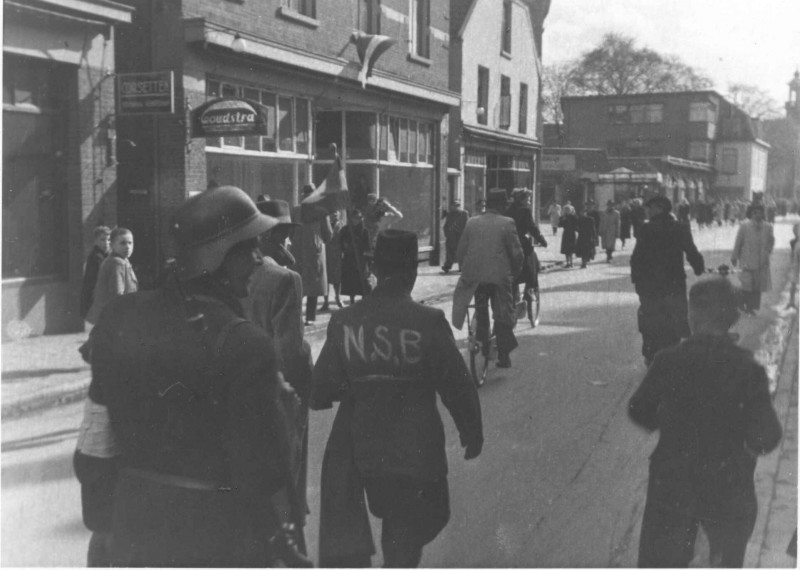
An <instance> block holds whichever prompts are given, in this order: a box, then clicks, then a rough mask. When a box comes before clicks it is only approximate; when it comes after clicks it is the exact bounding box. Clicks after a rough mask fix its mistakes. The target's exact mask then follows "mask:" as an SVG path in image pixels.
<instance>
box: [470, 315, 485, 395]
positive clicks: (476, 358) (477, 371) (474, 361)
mask: <svg viewBox="0 0 800 570" xmlns="http://www.w3.org/2000/svg"><path fill="white" fill-rule="evenodd" d="M477 330H478V329H477V322H476V321H475V318H474V317H473V319H472V321H471V322H470V330H469V340H468V342H469V347H468V349H469V372H470V374H472V381H473V382H475V385H476V386H477V387H478V388H480V387H481V386H483V384H484V382H486V376H487V375H488V374H489V357H488V356H487V355H485V354H484V353H483V343H482V342H481V341H479V340H477V339H476V338H475V331H477Z"/></svg>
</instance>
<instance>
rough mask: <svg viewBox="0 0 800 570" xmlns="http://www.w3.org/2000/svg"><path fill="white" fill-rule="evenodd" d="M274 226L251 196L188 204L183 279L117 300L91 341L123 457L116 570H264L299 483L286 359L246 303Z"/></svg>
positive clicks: (174, 224) (180, 244) (176, 228)
mask: <svg viewBox="0 0 800 570" xmlns="http://www.w3.org/2000/svg"><path fill="white" fill-rule="evenodd" d="M274 225H275V220H274V219H272V218H269V217H267V216H264V215H263V214H261V213H260V212H259V211H258V210H257V209H256V207H255V204H254V203H253V202H252V200H251V199H250V198H249V197H248V196H247V195H246V194H245V193H244V192H243V191H242V190H240V189H238V188H234V187H231V186H227V187H220V188H216V189H214V190H209V191H206V192H203V193H202V194H199V195H197V196H195V197H192V198H190V199H189V200H187V201H186V202H185V203H184V204H183V206H181V208H180V209H179V210H178V211H177V212H176V213H175V215H174V216H173V218H172V220H171V222H170V228H171V229H172V231H173V234H174V237H175V238H176V242H177V250H178V251H177V259H176V270H175V274H174V275H173V276H172V277H170V278H169V279H168V281H167V284H166V285H165V286H164V287H163V288H162V289H159V290H156V291H148V292H140V293H134V294H130V295H123V296H120V297H117V298H116V299H114V300H113V301H112V302H111V303H109V304H108V306H107V307H106V309H105V310H104V311H103V314H102V315H101V317H100V320H99V322H98V323H97V326H96V327H95V328H94V331H93V337H92V338H93V342H94V348H93V350H92V382H91V385H90V388H89V396H90V398H91V399H92V400H93V401H94V402H96V403H97V404H99V405H102V406H106V407H107V409H108V415H109V418H110V426H111V430H112V434H113V437H114V439H115V440H116V442H117V444H118V446H119V449H120V455H119V457H118V460H119V466H120V472H119V481H118V483H117V487H116V493H115V495H114V503H113V515H112V519H111V520H112V529H111V531H112V535H113V541H112V542H113V546H112V556H111V563H112V565H115V566H164V567H175V566H203V567H214V566H255V565H258V566H265V565H271V564H274V563H275V558H276V556H277V552H276V549H275V548H274V546H273V545H274V542H272V541H271V538H273V537H275V538H276V539H277V537H279V536H280V535H281V532H280V521H279V519H278V517H277V515H276V512H275V509H274V508H273V505H272V502H271V496H272V495H273V494H274V493H276V492H277V491H279V490H280V489H282V488H284V487H285V486H286V484H287V477H288V474H289V468H288V450H289V439H288V435H287V425H286V418H285V414H284V413H283V408H282V406H281V404H280V402H279V393H280V390H281V389H282V388H281V384H280V380H279V376H278V369H277V362H278V359H277V357H276V354H275V351H274V349H273V348H272V342H271V340H270V338H269V337H268V336H267V335H266V333H264V332H263V331H261V330H260V329H259V328H258V327H257V326H256V325H254V324H253V323H251V322H249V321H247V320H245V318H244V313H243V312H242V308H241V305H240V303H239V299H240V298H243V297H245V296H246V295H247V282H248V280H249V278H250V276H251V275H252V273H253V270H254V269H255V267H256V266H257V265H258V264H260V263H261V254H260V253H259V251H258V241H257V239H256V238H257V237H258V236H259V235H260V234H261V233H263V232H264V231H266V230H268V229H269V228H270V227H272V226H274Z"/></svg>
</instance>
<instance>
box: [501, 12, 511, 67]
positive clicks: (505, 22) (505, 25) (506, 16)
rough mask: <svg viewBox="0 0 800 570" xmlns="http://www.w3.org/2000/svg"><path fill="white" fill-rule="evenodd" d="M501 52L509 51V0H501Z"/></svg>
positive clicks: (507, 52)
mask: <svg viewBox="0 0 800 570" xmlns="http://www.w3.org/2000/svg"><path fill="white" fill-rule="evenodd" d="M502 32H503V36H502V37H503V45H502V50H503V53H506V54H510V53H511V0H503V30H502Z"/></svg>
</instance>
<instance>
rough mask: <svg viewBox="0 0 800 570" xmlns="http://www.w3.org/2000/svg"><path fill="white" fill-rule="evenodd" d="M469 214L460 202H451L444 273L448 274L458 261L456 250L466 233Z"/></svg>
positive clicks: (446, 218) (446, 227)
mask: <svg viewBox="0 0 800 570" xmlns="http://www.w3.org/2000/svg"><path fill="white" fill-rule="evenodd" d="M468 219H469V213H468V212H467V211H466V210H465V209H464V208H462V207H461V202H460V201H459V200H453V201H452V202H450V209H449V211H448V212H447V216H446V217H445V220H444V248H445V257H444V265H442V271H444V272H445V273H448V272H449V271H450V268H452V267H453V263H455V261H456V249H458V240H460V239H461V234H462V233H464V227H465V226H466V225H467V220H468Z"/></svg>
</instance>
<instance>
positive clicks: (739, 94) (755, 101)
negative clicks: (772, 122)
mask: <svg viewBox="0 0 800 570" xmlns="http://www.w3.org/2000/svg"><path fill="white" fill-rule="evenodd" d="M727 97H728V99H729V100H730V101H731V103H733V104H734V105H736V106H737V107H739V108H740V109H742V110H743V111H744V112H746V113H747V114H748V115H750V116H751V117H754V118H756V119H777V118H779V117H780V116H781V106H780V104H779V103H778V102H777V101H775V99H773V98H772V97H771V96H770V94H769V93H767V92H766V91H764V90H763V89H761V88H759V87H756V86H755V85H749V84H747V83H731V84H729V85H728V94H727Z"/></svg>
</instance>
